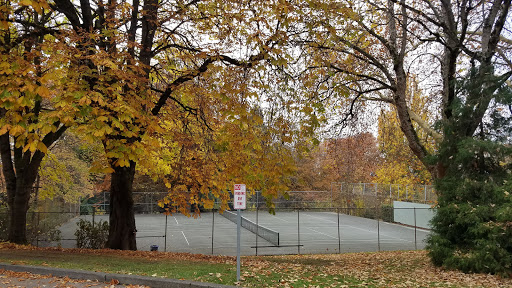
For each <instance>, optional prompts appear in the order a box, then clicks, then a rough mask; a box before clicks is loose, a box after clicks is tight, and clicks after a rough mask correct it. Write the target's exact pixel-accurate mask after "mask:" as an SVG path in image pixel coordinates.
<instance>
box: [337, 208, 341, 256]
mask: <svg viewBox="0 0 512 288" xmlns="http://www.w3.org/2000/svg"><path fill="white" fill-rule="evenodd" d="M336 210H337V212H338V253H341V236H340V209H336Z"/></svg>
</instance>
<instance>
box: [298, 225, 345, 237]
mask: <svg viewBox="0 0 512 288" xmlns="http://www.w3.org/2000/svg"><path fill="white" fill-rule="evenodd" d="M306 229H308V230H311V231H313V232H315V233H318V234H322V235H325V236H327V237H330V238H332V239H338V237H334V236H331V235H328V234H325V233H322V232H320V231H316V230H314V229H311V228H307V227H306Z"/></svg>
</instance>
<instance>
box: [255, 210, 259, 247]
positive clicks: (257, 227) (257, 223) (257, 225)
mask: <svg viewBox="0 0 512 288" xmlns="http://www.w3.org/2000/svg"><path fill="white" fill-rule="evenodd" d="M258 214H259V213H258V208H256V234H255V235H256V256H258V234H259V232H258V230H259V227H260V226H259V219H258V216H259V215H258Z"/></svg>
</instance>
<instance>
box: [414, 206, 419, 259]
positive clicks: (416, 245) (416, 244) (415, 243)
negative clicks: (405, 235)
mask: <svg viewBox="0 0 512 288" xmlns="http://www.w3.org/2000/svg"><path fill="white" fill-rule="evenodd" d="M413 209H414V210H413V211H414V250H418V241H417V240H418V239H417V233H416V207H414V208H413Z"/></svg>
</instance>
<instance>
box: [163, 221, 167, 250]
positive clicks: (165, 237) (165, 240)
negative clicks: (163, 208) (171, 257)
mask: <svg viewBox="0 0 512 288" xmlns="http://www.w3.org/2000/svg"><path fill="white" fill-rule="evenodd" d="M164 252H167V214H165V232H164Z"/></svg>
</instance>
